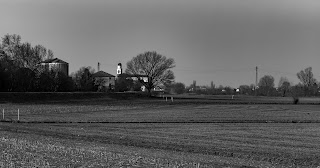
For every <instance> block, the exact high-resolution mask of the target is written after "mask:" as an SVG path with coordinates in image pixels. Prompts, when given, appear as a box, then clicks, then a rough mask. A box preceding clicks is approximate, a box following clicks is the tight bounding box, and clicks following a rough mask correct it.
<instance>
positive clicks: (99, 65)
mask: <svg viewBox="0 0 320 168" xmlns="http://www.w3.org/2000/svg"><path fill="white" fill-rule="evenodd" d="M99 71H100V62H98V72H99Z"/></svg>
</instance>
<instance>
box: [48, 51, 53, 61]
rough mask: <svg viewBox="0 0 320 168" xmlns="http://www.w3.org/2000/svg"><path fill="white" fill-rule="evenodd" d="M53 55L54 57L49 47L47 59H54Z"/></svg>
mask: <svg viewBox="0 0 320 168" xmlns="http://www.w3.org/2000/svg"><path fill="white" fill-rule="evenodd" d="M53 57H54V54H53V51H52V50H50V49H49V50H48V54H47V59H52V58H53Z"/></svg>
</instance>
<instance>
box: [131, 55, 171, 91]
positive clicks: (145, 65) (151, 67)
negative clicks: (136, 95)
mask: <svg viewBox="0 0 320 168" xmlns="http://www.w3.org/2000/svg"><path fill="white" fill-rule="evenodd" d="M174 67H175V62H174V60H173V59H172V58H166V57H165V56H163V55H161V54H158V53H157V52H155V51H152V52H150V51H147V52H145V53H142V54H139V55H138V56H136V57H133V58H132V60H130V61H129V62H128V63H127V69H126V73H127V74H132V75H133V76H136V77H137V78H138V79H139V81H140V82H141V83H142V84H143V85H144V86H145V87H146V88H147V89H148V91H149V92H151V89H153V88H154V87H155V86H159V85H166V84H170V83H172V82H173V81H174V74H173V72H172V71H171V70H170V69H171V68H174ZM141 76H147V77H148V82H144V81H143V80H142V78H141Z"/></svg>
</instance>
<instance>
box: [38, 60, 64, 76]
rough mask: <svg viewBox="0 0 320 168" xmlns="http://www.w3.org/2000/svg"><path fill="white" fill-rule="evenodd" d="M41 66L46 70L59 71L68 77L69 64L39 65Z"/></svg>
mask: <svg viewBox="0 0 320 168" xmlns="http://www.w3.org/2000/svg"><path fill="white" fill-rule="evenodd" d="M41 66H42V67H44V68H45V69H46V70H49V71H51V70H54V71H60V72H62V73H64V74H65V75H67V76H69V64H66V63H41Z"/></svg>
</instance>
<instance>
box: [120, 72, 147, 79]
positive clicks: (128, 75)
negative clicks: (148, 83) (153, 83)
mask: <svg viewBox="0 0 320 168" xmlns="http://www.w3.org/2000/svg"><path fill="white" fill-rule="evenodd" d="M118 77H126V78H127V77H140V78H141V77H148V75H133V74H126V73H123V74H119V75H118Z"/></svg>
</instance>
